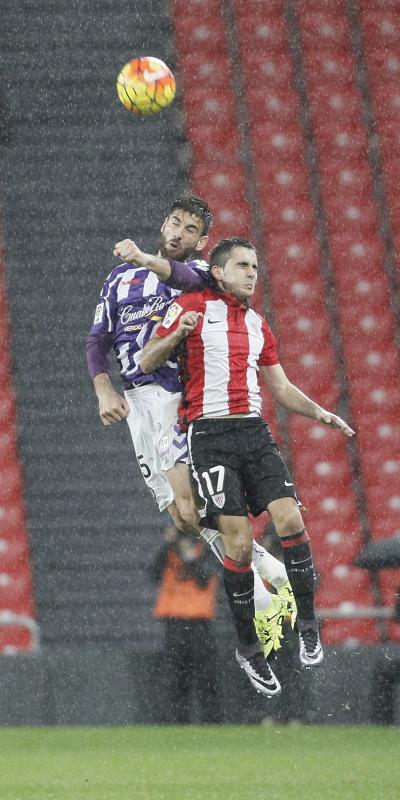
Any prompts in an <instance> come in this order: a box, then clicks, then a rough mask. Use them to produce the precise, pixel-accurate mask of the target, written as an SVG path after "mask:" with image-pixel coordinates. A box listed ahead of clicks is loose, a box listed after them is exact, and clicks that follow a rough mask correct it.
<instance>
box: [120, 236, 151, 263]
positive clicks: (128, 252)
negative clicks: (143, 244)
mask: <svg viewBox="0 0 400 800" xmlns="http://www.w3.org/2000/svg"><path fill="white" fill-rule="evenodd" d="M113 254H114V255H115V256H117V258H122V260H123V261H127V262H128V264H137V266H138V267H144V266H146V261H147V254H146V253H143V251H142V250H140V248H139V247H138V246H137V244H136V243H135V242H134V241H133V240H132V239H123V240H122V242H117V244H116V245H115V247H114V250H113Z"/></svg>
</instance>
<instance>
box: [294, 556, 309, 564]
mask: <svg viewBox="0 0 400 800" xmlns="http://www.w3.org/2000/svg"><path fill="white" fill-rule="evenodd" d="M306 561H311V556H307V558H302V559H301V561H291V562H290V563H291V564H305V562H306Z"/></svg>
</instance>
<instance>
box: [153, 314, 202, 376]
mask: <svg viewBox="0 0 400 800" xmlns="http://www.w3.org/2000/svg"><path fill="white" fill-rule="evenodd" d="M202 316H203V315H202V314H200V313H198V312H197V311H185V313H184V314H182V316H181V318H180V320H179V325H178V327H177V329H176V331H173V332H172V333H169V334H168V336H165V338H163V339H161V338H160V337H159V336H157V335H156V336H153V338H152V339H150V341H149V342H147V344H146V346H145V347H144V349H143V353H142V357H141V359H140V368H141V370H142V372H144V373H148V372H154V370H156V369H158V368H159V367H161V366H162V364H164V363H165V361H167V359H168V358H169V356H170V355H171V353H172V352H173V350H175V348H176V347H177V345H178V344H179V343H180V342H181V341H182V340H183V339H186V337H187V336H189V333H190V332H191V331H192V330H194V328H195V327H196V325H197V323H198V321H199V319H200V317H202Z"/></svg>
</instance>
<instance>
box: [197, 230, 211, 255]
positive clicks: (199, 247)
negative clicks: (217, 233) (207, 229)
mask: <svg viewBox="0 0 400 800" xmlns="http://www.w3.org/2000/svg"><path fill="white" fill-rule="evenodd" d="M207 242H208V236H207V235H206V234H205V235H204V236H200V239H199V241H198V242H197V244H196V247H195V248H194V249H195V252H196V253H199V252H201V251H202V250H204V248H205V246H206V244H207Z"/></svg>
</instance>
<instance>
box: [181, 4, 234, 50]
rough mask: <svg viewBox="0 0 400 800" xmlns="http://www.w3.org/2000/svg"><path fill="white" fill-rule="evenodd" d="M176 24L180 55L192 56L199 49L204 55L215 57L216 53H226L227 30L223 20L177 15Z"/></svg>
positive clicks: (213, 17) (214, 17)
mask: <svg viewBox="0 0 400 800" xmlns="http://www.w3.org/2000/svg"><path fill="white" fill-rule="evenodd" d="M174 24H175V39H176V45H177V50H178V52H179V53H183V54H190V53H193V51H196V49H197V48H199V49H201V51H202V54H203V55H205V54H206V53H207V54H208V53H209V54H210V55H211V56H214V54H215V53H225V52H226V30H225V23H224V21H223V19H222V18H220V17H217V16H211V17H209V18H203V17H199V16H198V15H196V16H191V15H188V16H181V15H179V14H176V15H175V17H174Z"/></svg>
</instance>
